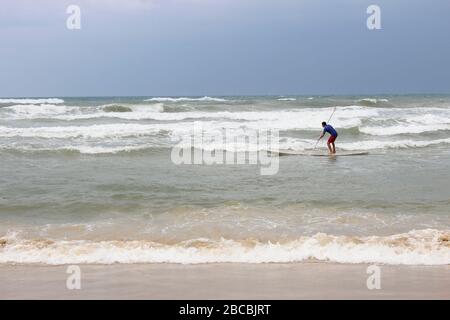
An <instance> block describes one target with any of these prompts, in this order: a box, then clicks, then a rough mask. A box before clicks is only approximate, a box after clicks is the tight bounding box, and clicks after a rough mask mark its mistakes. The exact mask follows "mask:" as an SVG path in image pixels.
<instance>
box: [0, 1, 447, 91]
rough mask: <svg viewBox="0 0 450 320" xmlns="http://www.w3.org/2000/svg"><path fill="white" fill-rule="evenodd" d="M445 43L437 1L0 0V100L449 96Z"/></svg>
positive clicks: (443, 12)
mask: <svg viewBox="0 0 450 320" xmlns="http://www.w3.org/2000/svg"><path fill="white" fill-rule="evenodd" d="M373 4H375V5H378V6H379V8H380V12H381V29H379V30H369V29H368V28H367V24H366V20H367V18H368V17H369V14H367V12H366V10H367V7H368V6H369V5H373ZM69 5H78V6H79V8H80V10H81V29H79V30H69V29H68V28H67V27H66V20H67V19H68V18H69V14H68V13H66V10H67V7H68V6H69ZM449 35H450V1H448V0H433V1H425V0H422V1H417V0H396V1H392V0H370V1H366V0H2V1H1V2H0V96H1V97H64V96H186V95H190V96H203V95H209V96H220V95H288V94H305V95H314V94H409V93H450V41H449V38H450V37H449Z"/></svg>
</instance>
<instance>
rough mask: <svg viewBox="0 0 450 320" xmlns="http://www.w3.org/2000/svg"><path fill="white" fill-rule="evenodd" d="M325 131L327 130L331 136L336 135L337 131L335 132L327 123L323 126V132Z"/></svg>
mask: <svg viewBox="0 0 450 320" xmlns="http://www.w3.org/2000/svg"><path fill="white" fill-rule="evenodd" d="M325 132H328V133H329V134H331V135H332V136H333V137H337V136H338V133H337V132H336V130H334V128H333V127H332V126H330V125H329V124H327V125H326V126H325V127H323V134H325Z"/></svg>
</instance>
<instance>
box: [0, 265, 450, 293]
mask: <svg viewBox="0 0 450 320" xmlns="http://www.w3.org/2000/svg"><path fill="white" fill-rule="evenodd" d="M80 267H81V289H80V290H68V289H67V288H66V280H67V277H68V276H69V274H67V273H66V270H67V266H38V265H15V266H13V265H2V266H0V299H450V266H387V265H386V266H383V265H381V266H380V268H381V289H379V290H377V289H374V290H369V289H368V288H367V285H366V281H367V278H368V277H369V276H370V275H369V274H367V273H366V271H367V267H368V265H363V264H358V265H350V264H334V263H313V262H311V263H292V264H202V265H177V264H146V265H125V264H122V265H119V264H116V265H81V266H80Z"/></svg>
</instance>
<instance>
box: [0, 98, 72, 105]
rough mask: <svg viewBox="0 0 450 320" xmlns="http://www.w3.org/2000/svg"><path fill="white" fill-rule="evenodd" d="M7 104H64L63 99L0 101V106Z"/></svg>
mask: <svg viewBox="0 0 450 320" xmlns="http://www.w3.org/2000/svg"><path fill="white" fill-rule="evenodd" d="M9 103H15V104H39V103H51V104H59V103H64V100H63V99H59V98H45V99H27V98H21V99H0V104H9Z"/></svg>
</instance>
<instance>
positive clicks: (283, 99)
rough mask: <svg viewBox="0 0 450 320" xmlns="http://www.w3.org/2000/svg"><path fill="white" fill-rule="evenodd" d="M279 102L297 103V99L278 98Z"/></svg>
mask: <svg viewBox="0 0 450 320" xmlns="http://www.w3.org/2000/svg"><path fill="white" fill-rule="evenodd" d="M277 100H278V101H296V100H297V99H295V98H278V99H277Z"/></svg>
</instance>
